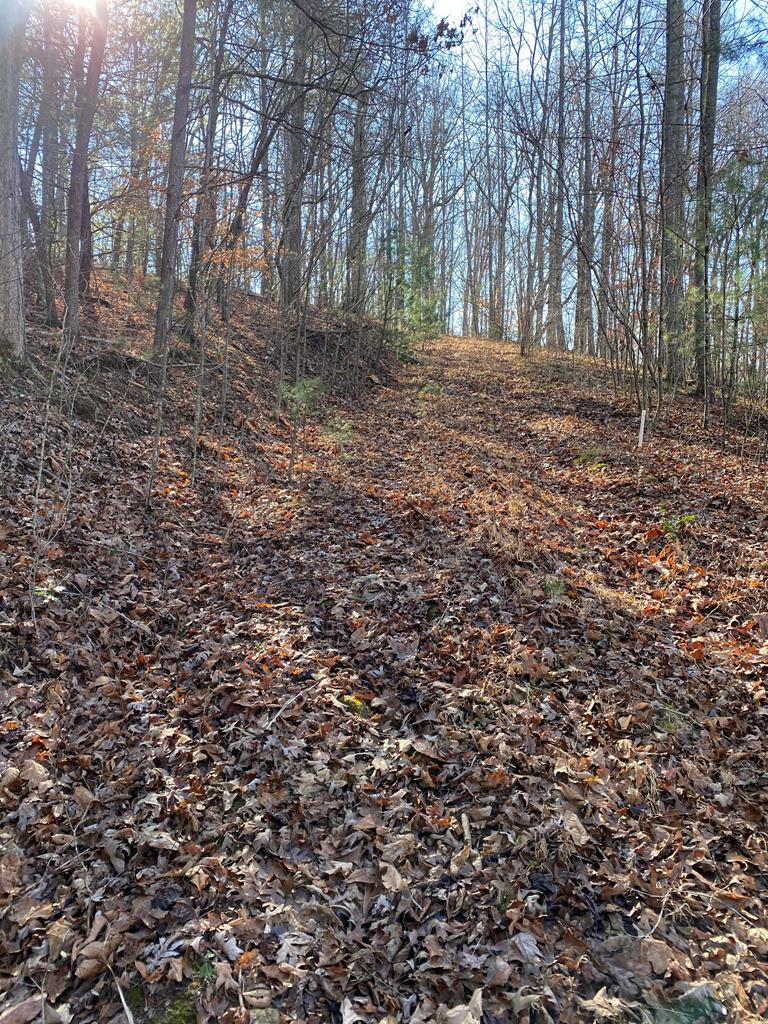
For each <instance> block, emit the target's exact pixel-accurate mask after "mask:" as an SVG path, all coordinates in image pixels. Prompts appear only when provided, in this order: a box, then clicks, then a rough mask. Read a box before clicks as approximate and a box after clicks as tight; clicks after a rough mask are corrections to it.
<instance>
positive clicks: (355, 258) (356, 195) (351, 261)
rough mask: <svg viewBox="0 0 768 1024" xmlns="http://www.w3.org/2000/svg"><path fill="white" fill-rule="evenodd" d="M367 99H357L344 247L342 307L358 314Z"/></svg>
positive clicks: (362, 281)
mask: <svg viewBox="0 0 768 1024" xmlns="http://www.w3.org/2000/svg"><path fill="white" fill-rule="evenodd" d="M368 101H369V96H368V94H367V93H363V94H362V95H361V96H359V97H358V100H357V109H356V111H355V125H354V131H353V138H352V209H351V226H350V229H349V245H348V246H347V288H346V294H345V296H344V307H345V309H347V310H354V311H356V312H359V311H360V310H361V309H362V307H363V303H364V301H365V292H366V260H365V252H366V248H367V245H368V228H369V224H370V214H369V211H368V191H367V188H366V184H367V182H366V176H365V175H366V161H365V121H366V114H367V111H368Z"/></svg>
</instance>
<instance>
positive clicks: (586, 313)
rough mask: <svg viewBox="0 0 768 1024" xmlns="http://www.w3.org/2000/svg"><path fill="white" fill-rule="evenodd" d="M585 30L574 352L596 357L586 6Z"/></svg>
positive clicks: (586, 13)
mask: <svg viewBox="0 0 768 1024" xmlns="http://www.w3.org/2000/svg"><path fill="white" fill-rule="evenodd" d="M582 23H583V27H584V113H583V122H582V131H583V135H584V139H583V146H584V152H583V157H582V173H581V218H580V220H581V224H580V226H579V245H578V253H577V264H576V320H575V328H576V337H575V339H574V342H575V347H576V351H577V352H588V353H589V355H595V327H594V320H593V318H592V262H593V259H594V250H595V196H594V192H593V188H592V61H591V52H590V40H589V7H588V3H587V0H584V5H583V8H582Z"/></svg>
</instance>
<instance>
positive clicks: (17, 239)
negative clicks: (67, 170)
mask: <svg viewBox="0 0 768 1024" xmlns="http://www.w3.org/2000/svg"><path fill="white" fill-rule="evenodd" d="M31 6H32V4H31V0H28V2H25V3H22V4H17V3H12V4H8V3H3V4H2V6H1V7H0V355H6V356H10V357H11V358H13V359H23V358H24V346H25V328H24V285H23V267H22V251H21V229H20V222H21V216H20V209H19V152H18V127H19V126H18V119H19V76H20V73H21V59H22V49H23V43H24V29H25V27H26V24H27V18H28V17H29V12H30V8H31Z"/></svg>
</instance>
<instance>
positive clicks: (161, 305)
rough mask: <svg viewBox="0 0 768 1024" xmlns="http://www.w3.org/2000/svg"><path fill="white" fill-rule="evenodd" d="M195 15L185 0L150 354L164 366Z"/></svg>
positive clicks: (191, 3) (193, 5)
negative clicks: (153, 337)
mask: <svg viewBox="0 0 768 1024" xmlns="http://www.w3.org/2000/svg"><path fill="white" fill-rule="evenodd" d="M196 14H197V2H196V0H184V13H183V15H182V23H181V48H180V52H179V74H178V79H177V82H176V98H175V101H174V106H173V127H172V129H171V151H170V154H169V157H168V178H167V184H166V199H165V220H164V223H163V244H162V252H161V257H160V292H159V295H158V299H157V316H156V319H155V341H154V346H153V352H152V355H153V358H154V359H155V360H156V361H157V360H160V361H162V362H163V363H165V360H166V355H167V352H168V335H169V333H170V330H171V309H172V307H173V293H174V285H175V282H176V250H177V247H178V240H179V218H180V214H181V191H182V185H183V183H184V154H185V151H186V141H187V117H188V115H189V94H190V90H191V86H192V66H193V63H194V55H195V20H196Z"/></svg>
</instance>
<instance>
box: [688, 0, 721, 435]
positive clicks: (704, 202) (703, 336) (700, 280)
mask: <svg viewBox="0 0 768 1024" xmlns="http://www.w3.org/2000/svg"><path fill="white" fill-rule="evenodd" d="M719 72H720V0H704V11H703V16H702V37H701V81H700V127H699V158H698V170H697V175H696V234H695V237H696V256H695V259H694V287H695V309H694V332H695V339H696V341H695V343H696V391H697V393H698V395H699V396H700V397H701V398H702V399H703V400H704V406H705V414H704V415H705V420H706V419H708V412H709V403H710V399H711V393H712V331H711V322H710V320H711V318H710V294H709V291H710V289H709V246H710V240H711V237H710V236H711V231H710V220H711V215H712V178H713V175H714V167H715V159H714V154H715V116H716V113H717V86H718V77H719Z"/></svg>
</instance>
